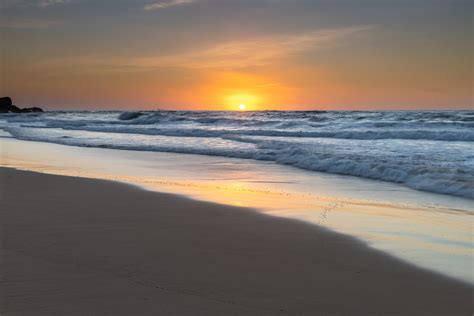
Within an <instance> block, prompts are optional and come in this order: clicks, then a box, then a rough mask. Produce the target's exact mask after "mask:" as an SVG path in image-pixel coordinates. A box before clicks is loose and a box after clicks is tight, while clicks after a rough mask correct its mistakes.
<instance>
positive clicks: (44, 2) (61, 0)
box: [37, 0, 70, 8]
mask: <svg viewBox="0 0 474 316" xmlns="http://www.w3.org/2000/svg"><path fill="white" fill-rule="evenodd" d="M69 2H70V0H39V1H37V6H38V7H40V8H46V7H50V6H53V5H60V4H66V3H69Z"/></svg>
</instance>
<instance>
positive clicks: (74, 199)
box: [0, 168, 473, 315]
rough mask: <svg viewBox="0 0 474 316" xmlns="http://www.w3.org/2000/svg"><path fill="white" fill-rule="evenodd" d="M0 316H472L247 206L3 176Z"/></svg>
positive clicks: (93, 183) (394, 264) (426, 284)
mask: <svg viewBox="0 0 474 316" xmlns="http://www.w3.org/2000/svg"><path fill="white" fill-rule="evenodd" d="M0 234H1V244H0V246H1V248H0V249H1V252H0V255H1V257H0V267H1V269H0V313H1V315H51V314H53V315H84V314H87V315H471V314H472V312H473V305H472V294H473V288H472V287H471V286H470V285H467V284H463V283H461V282H458V281H455V280H452V279H449V278H446V277H443V276H440V275H437V274H435V273H432V272H429V271H425V270H422V269H420V268H417V267H414V266H412V265H409V264H406V263H404V262H402V261H400V260H398V259H395V258H393V257H390V256H388V255H385V254H384V253H381V252H378V251H375V250H373V249H370V248H368V247H366V246H365V245H364V244H363V243H361V242H359V241H357V240H355V239H353V238H350V237H347V236H344V235H341V234H337V233H333V232H330V231H328V230H325V229H322V228H320V227H317V226H314V225H309V224H305V223H302V222H298V221H295V220H289V219H281V218H277V217H271V216H267V215H264V214H261V213H257V212H255V211H253V210H251V209H245V208H237V207H230V206H223V205H219V204H212V203H207V202H198V201H194V200H189V199H186V198H182V197H179V196H176V195H171V194H161V193H155V192H148V191H145V190H141V189H139V188H135V187H132V186H129V185H125V184H121V183H115V182H109V181H102V180H92V179H84V178H76V177H63V176H53V175H46V174H40V173H33V172H26V171H16V170H13V169H6V168H0Z"/></svg>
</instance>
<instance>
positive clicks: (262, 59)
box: [129, 26, 371, 69]
mask: <svg viewBox="0 0 474 316" xmlns="http://www.w3.org/2000/svg"><path fill="white" fill-rule="evenodd" d="M370 28H371V27H370V26H355V27H347V28H335V29H323V30H316V31H310V32H306V33H302V34H296V35H295V34H292V35H278V36H270V37H263V38H254V39H250V40H243V41H230V42H224V43H220V44H217V45H215V46H212V47H209V48H208V49H204V50H200V51H193V52H189V53H182V54H177V55H173V56H157V57H141V58H136V59H134V60H132V61H131V63H130V64H129V66H136V67H184V68H216V69H238V68H247V67H258V66H265V65H268V64H271V63H274V62H275V61H277V60H283V59H286V58H291V57H292V56H294V55H296V54H299V53H302V52H304V51H308V50H317V49H321V48H324V47H328V46H330V45H332V44H334V43H335V42H338V41H339V40H343V39H345V38H347V37H348V36H350V35H354V34H356V33H360V32H363V31H367V30H369V29H370Z"/></svg>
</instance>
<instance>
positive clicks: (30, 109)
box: [21, 106, 44, 113]
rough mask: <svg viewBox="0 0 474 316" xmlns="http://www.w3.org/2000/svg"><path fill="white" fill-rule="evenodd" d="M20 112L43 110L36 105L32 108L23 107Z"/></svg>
mask: <svg viewBox="0 0 474 316" xmlns="http://www.w3.org/2000/svg"><path fill="white" fill-rule="evenodd" d="M21 110H22V112H26V113H31V112H44V111H43V109H42V108H38V107H36V106H34V107H32V108H23V109H21Z"/></svg>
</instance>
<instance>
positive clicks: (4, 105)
mask: <svg viewBox="0 0 474 316" xmlns="http://www.w3.org/2000/svg"><path fill="white" fill-rule="evenodd" d="M31 112H43V109H41V108H38V107H32V108H23V109H20V108H19V107H17V106H16V105H13V104H12V99H11V98H10V97H2V98H0V113H31Z"/></svg>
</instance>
